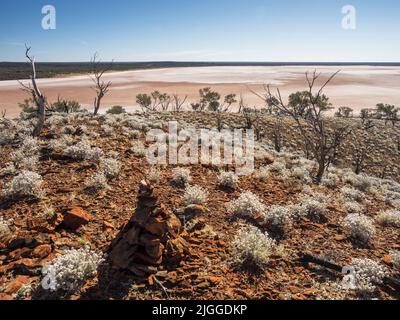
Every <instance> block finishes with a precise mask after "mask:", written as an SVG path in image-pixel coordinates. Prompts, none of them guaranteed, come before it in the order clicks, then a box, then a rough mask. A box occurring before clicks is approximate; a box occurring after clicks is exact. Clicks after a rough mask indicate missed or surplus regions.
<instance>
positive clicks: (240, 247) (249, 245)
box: [232, 226, 277, 269]
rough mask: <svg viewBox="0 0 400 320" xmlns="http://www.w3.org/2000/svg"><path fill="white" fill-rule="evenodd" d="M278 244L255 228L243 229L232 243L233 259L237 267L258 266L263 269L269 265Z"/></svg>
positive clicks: (247, 227)
mask: <svg viewBox="0 0 400 320" xmlns="http://www.w3.org/2000/svg"><path fill="white" fill-rule="evenodd" d="M276 248H277V244H276V242H275V240H273V239H271V238H270V237H269V236H268V234H267V233H265V234H264V233H262V232H261V231H260V230H259V229H258V228H256V227H254V226H246V227H242V228H241V229H239V230H238V232H237V234H236V236H235V239H234V240H233V242H232V257H233V261H234V263H235V264H236V265H238V266H241V265H243V264H249V265H256V266H257V267H259V268H261V269H263V268H265V267H266V266H267V265H268V262H269V260H270V257H271V255H273V254H274V251H275V249H276Z"/></svg>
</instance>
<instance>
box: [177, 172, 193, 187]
mask: <svg viewBox="0 0 400 320" xmlns="http://www.w3.org/2000/svg"><path fill="white" fill-rule="evenodd" d="M191 181H192V178H191V177H190V169H188V168H175V169H173V170H172V183H173V184H174V185H176V186H177V187H185V186H186V185H188V184H189V183H190V182H191Z"/></svg>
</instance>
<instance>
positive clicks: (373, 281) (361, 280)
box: [352, 259, 386, 294]
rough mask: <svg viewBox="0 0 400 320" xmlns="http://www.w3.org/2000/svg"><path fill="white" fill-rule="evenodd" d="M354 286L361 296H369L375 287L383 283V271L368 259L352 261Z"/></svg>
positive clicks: (378, 265) (377, 264)
mask: <svg viewBox="0 0 400 320" xmlns="http://www.w3.org/2000/svg"><path fill="white" fill-rule="evenodd" d="M352 267H353V268H354V271H355V274H354V282H355V283H354V284H355V287H356V289H357V291H358V292H359V293H361V294H370V293H372V292H374V291H375V289H376V285H379V284H381V283H382V282H383V278H384V277H385V275H386V273H385V269H384V268H383V267H382V266H381V265H380V264H379V263H377V262H375V261H373V260H370V259H353V262H352Z"/></svg>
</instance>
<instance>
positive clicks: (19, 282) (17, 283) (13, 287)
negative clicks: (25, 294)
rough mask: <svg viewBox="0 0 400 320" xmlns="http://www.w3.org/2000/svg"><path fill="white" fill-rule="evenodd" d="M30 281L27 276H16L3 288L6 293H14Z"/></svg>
mask: <svg viewBox="0 0 400 320" xmlns="http://www.w3.org/2000/svg"><path fill="white" fill-rule="evenodd" d="M29 282H30V279H29V277H27V276H18V277H16V278H15V279H14V280H13V281H11V282H10V283H9V284H8V285H7V287H6V288H5V290H4V293H6V294H15V293H17V292H18V290H19V289H21V287H22V286H23V285H25V284H27V283H29Z"/></svg>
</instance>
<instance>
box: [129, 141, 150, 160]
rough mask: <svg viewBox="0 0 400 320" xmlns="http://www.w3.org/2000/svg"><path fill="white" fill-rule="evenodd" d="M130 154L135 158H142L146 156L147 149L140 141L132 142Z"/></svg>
mask: <svg viewBox="0 0 400 320" xmlns="http://www.w3.org/2000/svg"><path fill="white" fill-rule="evenodd" d="M131 152H132V153H133V155H134V156H135V157H140V158H143V157H145V156H146V154H147V149H146V146H145V145H144V143H143V142H142V141H134V142H133V143H132V147H131Z"/></svg>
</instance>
